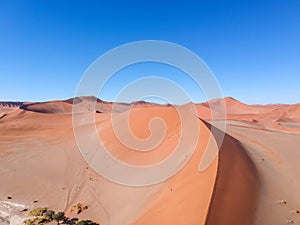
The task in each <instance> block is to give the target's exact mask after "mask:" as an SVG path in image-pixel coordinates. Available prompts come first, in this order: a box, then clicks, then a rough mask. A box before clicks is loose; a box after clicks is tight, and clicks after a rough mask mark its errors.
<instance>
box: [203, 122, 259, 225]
mask: <svg viewBox="0 0 300 225" xmlns="http://www.w3.org/2000/svg"><path fill="white" fill-rule="evenodd" d="M207 125H208V124H207ZM208 126H210V125H208ZM214 132H222V131H220V130H216V131H214ZM259 189H260V181H259V177H258V173H257V170H256V167H255V165H254V163H253V162H252V161H251V159H250V158H249V156H248V155H247V153H246V151H245V149H244V148H243V147H242V146H241V144H240V143H239V142H238V141H237V140H236V139H234V138H233V137H231V136H229V135H227V134H226V136H225V138H224V141H223V143H222V146H221V148H220V152H219V164H218V174H217V178H216V183H215V187H214V192H213V197H212V201H211V205H210V210H209V214H208V217H207V221H206V224H207V225H223V224H231V225H239V224H245V225H251V224H253V221H254V216H255V214H256V208H257V202H258V197H259Z"/></svg>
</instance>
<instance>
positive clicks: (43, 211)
mask: <svg viewBox="0 0 300 225" xmlns="http://www.w3.org/2000/svg"><path fill="white" fill-rule="evenodd" d="M86 209H87V206H84V205H82V204H81V203H77V204H75V205H73V206H72V207H71V209H70V211H71V212H75V213H76V214H77V215H78V214H80V213H81V212H82V210H86ZM28 216H29V217H30V219H27V220H25V221H24V224H26V225H43V224H48V223H51V222H52V223H53V222H56V223H57V225H59V224H67V225H99V223H96V222H94V221H92V220H79V219H78V218H69V217H67V216H66V215H65V213H64V212H57V213H56V212H55V211H54V210H51V209H48V208H46V207H40V208H35V209H32V210H31V211H30V212H29V213H28Z"/></svg>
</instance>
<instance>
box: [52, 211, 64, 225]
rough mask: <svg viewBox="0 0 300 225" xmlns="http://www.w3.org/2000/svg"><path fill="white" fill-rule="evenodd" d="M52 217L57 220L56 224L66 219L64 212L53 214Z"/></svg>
mask: <svg viewBox="0 0 300 225" xmlns="http://www.w3.org/2000/svg"><path fill="white" fill-rule="evenodd" d="M52 218H53V219H54V220H56V221H57V224H58V223H59V221H63V220H65V219H66V217H65V213H64V212H58V213H56V214H54V215H53V216H52Z"/></svg>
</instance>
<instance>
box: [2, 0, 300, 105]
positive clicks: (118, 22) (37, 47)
mask: <svg viewBox="0 0 300 225" xmlns="http://www.w3.org/2000/svg"><path fill="white" fill-rule="evenodd" d="M149 39H151V40H164V41H170V42H174V43H177V44H179V45H182V46H184V47H186V48H188V49H190V50H192V51H193V52H195V53H196V54H197V55H199V56H200V57H201V58H202V59H203V60H204V61H205V62H206V64H207V65H208V66H209V67H210V68H211V70H212V71H213V72H214V74H215V76H216V78H217V80H218V82H219V84H220V86H221V88H222V91H223V93H224V96H232V97H234V98H237V99H239V100H241V101H243V102H246V103H250V104H251V103H296V102H300V95H299V94H300V93H299V92H300V91H299V87H300V1H298V0H286V1H283V0H281V1H277V0H273V1H253V0H251V1H250V0H244V1H225V0H224V1H222V0H221V1H213V0H210V1H209V0H207V1H200V0H198V1H164V2H162V1H156V0H152V1H144V2H143V1H111V2H109V1H66V0H64V1H54V0H53V1H50V0H45V1H42V0H41V1H37V0H36V1H26V0H24V1H14V0H12V1H0V82H1V88H0V99H1V100H20V101H45V100H51V99H66V98H70V97H72V96H74V94H75V91H76V88H77V86H78V83H79V81H80V79H81V77H82V75H83V74H84V72H85V70H86V69H87V68H88V66H89V65H90V64H91V63H92V62H93V61H94V60H96V59H97V58H98V57H99V56H100V55H102V54H104V53H105V52H106V51H108V50H110V49H112V48H115V47H117V46H118V45H121V44H125V43H127V42H132V41H139V40H149ZM150 68H152V72H153V75H161V74H163V75H165V76H166V77H168V78H169V79H171V80H173V81H174V82H177V83H179V85H181V86H182V87H183V88H184V89H185V90H186V92H187V93H188V94H189V95H190V97H191V100H193V101H196V102H199V101H205V100H206V99H204V98H203V95H202V94H201V90H196V89H197V88H196V87H195V86H194V85H193V84H192V81H190V80H189V79H188V78H187V77H186V76H184V74H182V76H181V75H180V76H179V75H178V74H177V75H176V74H174V73H175V72H174V71H173V70H172V69H170V70H169V71H168V70H166V69H165V68H162V67H160V66H157V67H149V65H145V66H144V67H143V66H142V67H137V68H131V69H128V70H126V69H124V71H123V74H124V75H122V76H121V75H119V76H118V75H116V77H115V78H112V79H111V82H110V83H109V84H108V86H107V88H106V89H105V90H103V93H102V95H101V96H100V97H103V98H104V100H113V99H114V97H115V93H117V90H118V88H119V89H120V88H122V85H124V84H126V82H129V81H130V80H134V79H136V78H138V77H143V76H148V75H151V74H149V70H150ZM126 71H127V72H126ZM175 77H177V78H175ZM109 85H110V86H109ZM133 100H134V99H133Z"/></svg>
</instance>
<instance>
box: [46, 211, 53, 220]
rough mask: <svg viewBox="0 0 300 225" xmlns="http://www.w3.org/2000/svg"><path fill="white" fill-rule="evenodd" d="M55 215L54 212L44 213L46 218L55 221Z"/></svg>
mask: <svg viewBox="0 0 300 225" xmlns="http://www.w3.org/2000/svg"><path fill="white" fill-rule="evenodd" d="M54 214H55V212H54V211H53V210H47V211H46V212H44V216H45V217H47V218H49V219H51V220H53V215H54Z"/></svg>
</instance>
